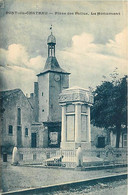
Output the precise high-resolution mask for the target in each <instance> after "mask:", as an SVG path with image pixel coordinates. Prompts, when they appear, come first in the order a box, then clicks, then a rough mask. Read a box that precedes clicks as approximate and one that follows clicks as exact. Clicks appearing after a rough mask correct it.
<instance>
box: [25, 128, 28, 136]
mask: <svg viewBox="0 0 128 195" xmlns="http://www.w3.org/2000/svg"><path fill="white" fill-rule="evenodd" d="M25 136H28V128H25Z"/></svg>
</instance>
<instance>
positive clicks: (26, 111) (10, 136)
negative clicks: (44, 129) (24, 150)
mask: <svg viewBox="0 0 128 195" xmlns="http://www.w3.org/2000/svg"><path fill="white" fill-rule="evenodd" d="M0 105H1V110H0V118H1V120H0V123H1V124H0V128H1V135H2V140H1V143H2V146H3V147H5V148H6V147H9V146H10V147H13V146H17V147H30V142H31V124H32V121H33V107H32V105H31V104H30V102H29V100H28V99H27V97H26V96H25V95H24V94H23V92H22V91H21V90H20V89H14V90H8V91H3V92H0Z"/></svg>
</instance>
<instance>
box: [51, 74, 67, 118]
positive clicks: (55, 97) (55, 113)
mask: <svg viewBox="0 0 128 195" xmlns="http://www.w3.org/2000/svg"><path fill="white" fill-rule="evenodd" d="M56 75H59V76H60V80H59V81H56V80H55V76H56ZM49 83H50V84H49V120H50V121H61V107H60V106H59V94H60V93H61V92H62V90H63V89H66V88H68V87H69V76H68V75H67V74H60V73H50V77H49Z"/></svg>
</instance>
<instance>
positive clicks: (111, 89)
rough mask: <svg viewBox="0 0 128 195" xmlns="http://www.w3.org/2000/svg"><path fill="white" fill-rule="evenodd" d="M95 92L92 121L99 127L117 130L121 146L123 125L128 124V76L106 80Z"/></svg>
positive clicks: (117, 142)
mask: <svg viewBox="0 0 128 195" xmlns="http://www.w3.org/2000/svg"><path fill="white" fill-rule="evenodd" d="M93 93H94V105H93V107H92V109H91V122H92V124H93V125H95V126H97V127H102V128H105V129H110V128H111V129H113V130H115V131H116V135H117V136H116V147H119V140H120V133H121V127H122V126H126V104H127V100H126V99H127V97H126V96H127V77H126V76H124V77H123V78H121V79H117V80H116V78H115V77H114V79H113V80H112V81H104V82H102V84H101V85H99V86H97V88H96V90H95V91H94V92H93Z"/></svg>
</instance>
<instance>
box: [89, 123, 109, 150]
mask: <svg viewBox="0 0 128 195" xmlns="http://www.w3.org/2000/svg"><path fill="white" fill-rule="evenodd" d="M98 137H105V145H107V144H108V142H109V137H108V135H107V131H105V129H103V128H98V127H95V126H93V125H91V144H92V147H97V146H98Z"/></svg>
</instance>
